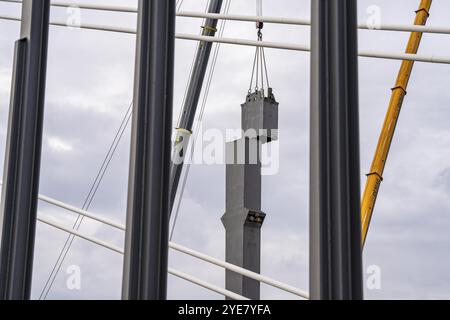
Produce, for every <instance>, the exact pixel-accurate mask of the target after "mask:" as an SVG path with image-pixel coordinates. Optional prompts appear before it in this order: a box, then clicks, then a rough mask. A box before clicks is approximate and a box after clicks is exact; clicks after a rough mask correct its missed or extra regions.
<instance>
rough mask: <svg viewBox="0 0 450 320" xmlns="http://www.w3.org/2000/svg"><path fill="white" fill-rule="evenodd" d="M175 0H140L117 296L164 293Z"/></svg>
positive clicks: (162, 295) (137, 297) (154, 296)
mask: <svg viewBox="0 0 450 320" xmlns="http://www.w3.org/2000/svg"><path fill="white" fill-rule="evenodd" d="M174 47H175V0H140V1H139V10H138V35H137V47H136V67H135V68H136V69H135V88H134V109H133V127H132V142H131V156H130V174H129V186H128V192H129V193H128V209H127V231H126V236H125V237H126V239H125V258H124V273H123V289H122V296H123V298H124V299H131V300H162V299H166V295H167V258H168V242H169V241H168V230H169V214H170V203H169V176H170V150H171V134H172V129H171V128H172V101H173V68H174V49H175V48H174Z"/></svg>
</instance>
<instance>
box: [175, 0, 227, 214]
mask: <svg viewBox="0 0 450 320" xmlns="http://www.w3.org/2000/svg"><path fill="white" fill-rule="evenodd" d="M222 2H223V0H211V1H210V3H209V7H208V13H220V10H221V8H222ZM216 28H217V19H206V21H205V25H204V26H203V32H202V35H204V36H210V37H212V36H214V35H215V34H216V31H217V29H216ZM212 46H213V43H212V42H205V41H202V42H199V44H198V50H197V54H196V57H195V62H194V66H193V68H192V74H191V78H190V79H189V86H188V90H187V93H186V99H185V101H184V105H183V112H182V114H181V118H180V123H179V124H178V126H179V128H178V129H177V130H178V132H177V138H176V140H175V148H174V151H173V152H174V155H173V157H172V165H171V170H170V172H171V175H170V204H171V208H172V207H173V203H174V201H175V197H176V195H177V191H178V184H179V182H180V176H181V172H182V171H183V164H184V160H185V159H184V158H185V156H186V151H187V150H186V149H187V147H188V145H189V140H190V136H191V134H192V125H193V123H194V119H195V114H196V111H197V106H198V101H199V98H200V93H201V92H202V87H203V82H204V79H205V74H206V68H207V67H208V62H209V56H210V55H211V48H212Z"/></svg>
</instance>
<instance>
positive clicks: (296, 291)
mask: <svg viewBox="0 0 450 320" xmlns="http://www.w3.org/2000/svg"><path fill="white" fill-rule="evenodd" d="M1 185H2V182H1V181H0V186H1ZM39 199H40V200H42V201H45V202H47V203H50V204H53V205H55V206H58V207H60V208H63V209H66V210H68V211H72V212H75V213H78V214H80V215H82V216H85V217H88V218H90V219H93V220H96V221H98V222H101V223H104V224H107V225H109V226H112V227H115V228H117V229H120V230H125V226H124V225H122V224H119V223H116V222H113V221H111V220H109V219H106V218H102V217H99V216H97V215H96V214H93V213H90V212H87V211H85V210H82V209H78V208H75V207H73V206H71V205H68V204H66V203H64V202H61V201H58V200H55V199H52V198H50V197H47V196H44V195H39ZM38 220H39V221H41V222H43V223H46V224H48V225H51V226H53V227H55V228H57V229H60V230H62V231H65V232H67V233H70V234H73V235H75V236H78V237H80V238H83V239H85V240H88V241H90V242H93V243H96V244H98V245H100V246H102V247H105V248H107V249H111V250H113V251H116V252H118V253H121V254H123V249H121V248H118V247H116V246H113V245H110V244H108V243H106V242H104V241H101V240H97V239H95V238H93V237H90V236H86V235H84V234H82V233H80V232H78V231H77V230H75V229H71V228H67V227H64V226H62V225H60V224H58V223H56V222H52V221H51V220H49V219H46V218H41V217H39V218H38ZM169 247H170V248H171V249H173V250H176V251H179V252H182V253H184V254H187V255H190V256H192V257H195V258H198V259H200V260H203V261H206V262H209V263H212V264H214V265H216V266H219V267H222V268H225V269H227V270H230V271H233V272H236V273H238V274H240V275H243V276H245V277H248V278H251V279H253V280H257V281H260V282H263V283H265V284H267V285H270V286H273V287H276V288H278V289H281V290H283V291H286V292H290V293H292V294H294V295H297V296H300V297H302V298H305V299H309V296H308V293H306V292H304V291H302V290H300V289H298V288H295V287H293V286H290V285H288V284H285V283H283V282H280V281H277V280H274V279H271V278H269V277H265V276H262V275H260V274H259V273H256V272H253V271H250V270H247V269H244V268H242V267H239V266H236V265H234V264H231V263H228V262H225V261H222V260H219V259H216V258H213V257H210V256H208V255H206V254H203V253H200V252H198V251H195V250H192V249H189V248H186V247H184V246H181V245H179V244H176V243H173V242H169Z"/></svg>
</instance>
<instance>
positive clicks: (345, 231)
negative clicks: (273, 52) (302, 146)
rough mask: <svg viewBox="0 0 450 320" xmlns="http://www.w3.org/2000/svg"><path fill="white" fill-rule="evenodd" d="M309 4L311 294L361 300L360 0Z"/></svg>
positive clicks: (327, 297)
mask: <svg viewBox="0 0 450 320" xmlns="http://www.w3.org/2000/svg"><path fill="white" fill-rule="evenodd" d="M311 4H312V17H311V18H312V36H311V41H312V43H311V147H310V148H311V155H310V157H311V162H310V163H311V173H310V174H311V177H310V179H311V180H310V246H311V247H310V291H311V299H362V298H363V285H362V257H361V226H360V224H361V223H360V200H361V199H360V167H359V114H358V63H357V62H358V57H357V29H356V28H357V21H356V20H357V16H356V0H314V1H311Z"/></svg>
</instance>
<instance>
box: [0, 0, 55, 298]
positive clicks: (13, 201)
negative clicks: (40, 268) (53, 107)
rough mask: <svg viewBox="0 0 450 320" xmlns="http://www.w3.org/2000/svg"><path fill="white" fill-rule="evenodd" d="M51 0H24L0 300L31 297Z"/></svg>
mask: <svg viewBox="0 0 450 320" xmlns="http://www.w3.org/2000/svg"><path fill="white" fill-rule="evenodd" d="M49 13H50V1H49V0H23V1H22V23H21V30H20V39H19V40H18V41H17V42H16V47H15V57H14V71H13V80H12V90H11V102H10V112H9V122H8V136H7V144H6V155H5V164H4V173H3V190H2V203H1V209H0V220H1V225H2V231H1V253H0V299H5V300H25V299H29V298H30V292H31V278H32V272H33V254H34V240H35V233H36V213H37V197H38V189H39V172H40V163H41V148H42V128H43V119H44V96H45V79H46V69H47V50H48V24H49Z"/></svg>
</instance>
